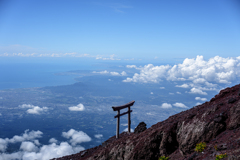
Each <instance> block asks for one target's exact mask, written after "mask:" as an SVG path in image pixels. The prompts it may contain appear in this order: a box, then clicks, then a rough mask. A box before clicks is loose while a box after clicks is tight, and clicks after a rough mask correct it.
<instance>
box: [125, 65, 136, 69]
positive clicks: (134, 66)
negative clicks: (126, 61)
mask: <svg viewBox="0 0 240 160" xmlns="http://www.w3.org/2000/svg"><path fill="white" fill-rule="evenodd" d="M126 67H127V68H135V69H137V66H136V65H126Z"/></svg>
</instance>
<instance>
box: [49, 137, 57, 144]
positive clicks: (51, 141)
mask: <svg viewBox="0 0 240 160" xmlns="http://www.w3.org/2000/svg"><path fill="white" fill-rule="evenodd" d="M57 142H58V140H56V139H55V138H51V139H49V143H57Z"/></svg>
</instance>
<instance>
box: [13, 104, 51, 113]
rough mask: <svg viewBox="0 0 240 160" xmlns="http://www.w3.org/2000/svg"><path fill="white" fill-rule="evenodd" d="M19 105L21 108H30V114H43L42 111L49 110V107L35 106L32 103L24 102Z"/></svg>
mask: <svg viewBox="0 0 240 160" xmlns="http://www.w3.org/2000/svg"><path fill="white" fill-rule="evenodd" d="M18 107H20V108H30V109H28V110H27V111H26V112H27V113H28V114H41V113H44V112H46V111H47V110H48V107H42V108H41V107H39V106H34V105H31V104H22V105H19V106H18Z"/></svg>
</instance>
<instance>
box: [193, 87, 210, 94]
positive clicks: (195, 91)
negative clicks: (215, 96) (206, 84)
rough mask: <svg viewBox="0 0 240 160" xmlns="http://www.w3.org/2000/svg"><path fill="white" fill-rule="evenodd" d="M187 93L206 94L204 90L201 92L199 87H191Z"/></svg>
mask: <svg viewBox="0 0 240 160" xmlns="http://www.w3.org/2000/svg"><path fill="white" fill-rule="evenodd" d="M189 93H191V94H201V95H207V93H206V92H203V91H202V90H201V89H198V88H192V89H191V90H190V92H189Z"/></svg>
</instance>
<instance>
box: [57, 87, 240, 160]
mask: <svg viewBox="0 0 240 160" xmlns="http://www.w3.org/2000/svg"><path fill="white" fill-rule="evenodd" d="M239 88H240V85H237V86H234V87H232V88H226V89H224V90H222V91H220V93H219V94H218V95H216V96H215V97H214V98H212V99H211V100H210V101H209V102H206V103H204V104H202V105H199V106H195V107H193V108H191V109H189V110H187V111H184V112H181V113H178V114H176V115H173V116H171V117H169V118H168V119H167V120H165V121H162V122H159V123H157V124H155V125H153V126H151V127H150V128H148V129H146V130H144V131H143V130H142V129H139V131H137V134H136V133H130V134H129V133H122V134H120V138H119V139H116V138H115V136H114V137H112V138H110V139H109V140H107V141H106V142H104V143H103V145H101V146H97V147H95V148H91V149H88V150H85V151H81V152H80V153H78V154H75V155H70V156H66V157H62V158H58V159H59V160H70V159H72V160H74V159H80V160H95V159H98V160H139V159H145V160H149V159H152V160H154V159H156V160H157V159H158V158H159V157H160V156H163V155H164V156H168V157H170V159H174V160H176V159H178V160H185V159H186V160H195V159H196V160H198V159H199V160H200V159H201V160H202V159H204V160H211V159H213V160H214V159H215V157H216V155H218V154H222V153H227V155H228V159H231V160H237V159H240V94H239ZM141 126H142V127H143V126H144V124H142V125H141ZM142 127H139V128H142ZM145 127H146V126H145ZM143 128H144V127H143ZM199 142H206V144H207V146H206V148H205V150H204V151H203V152H200V153H199V152H196V151H194V148H195V147H196V144H197V143H199Z"/></svg>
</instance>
